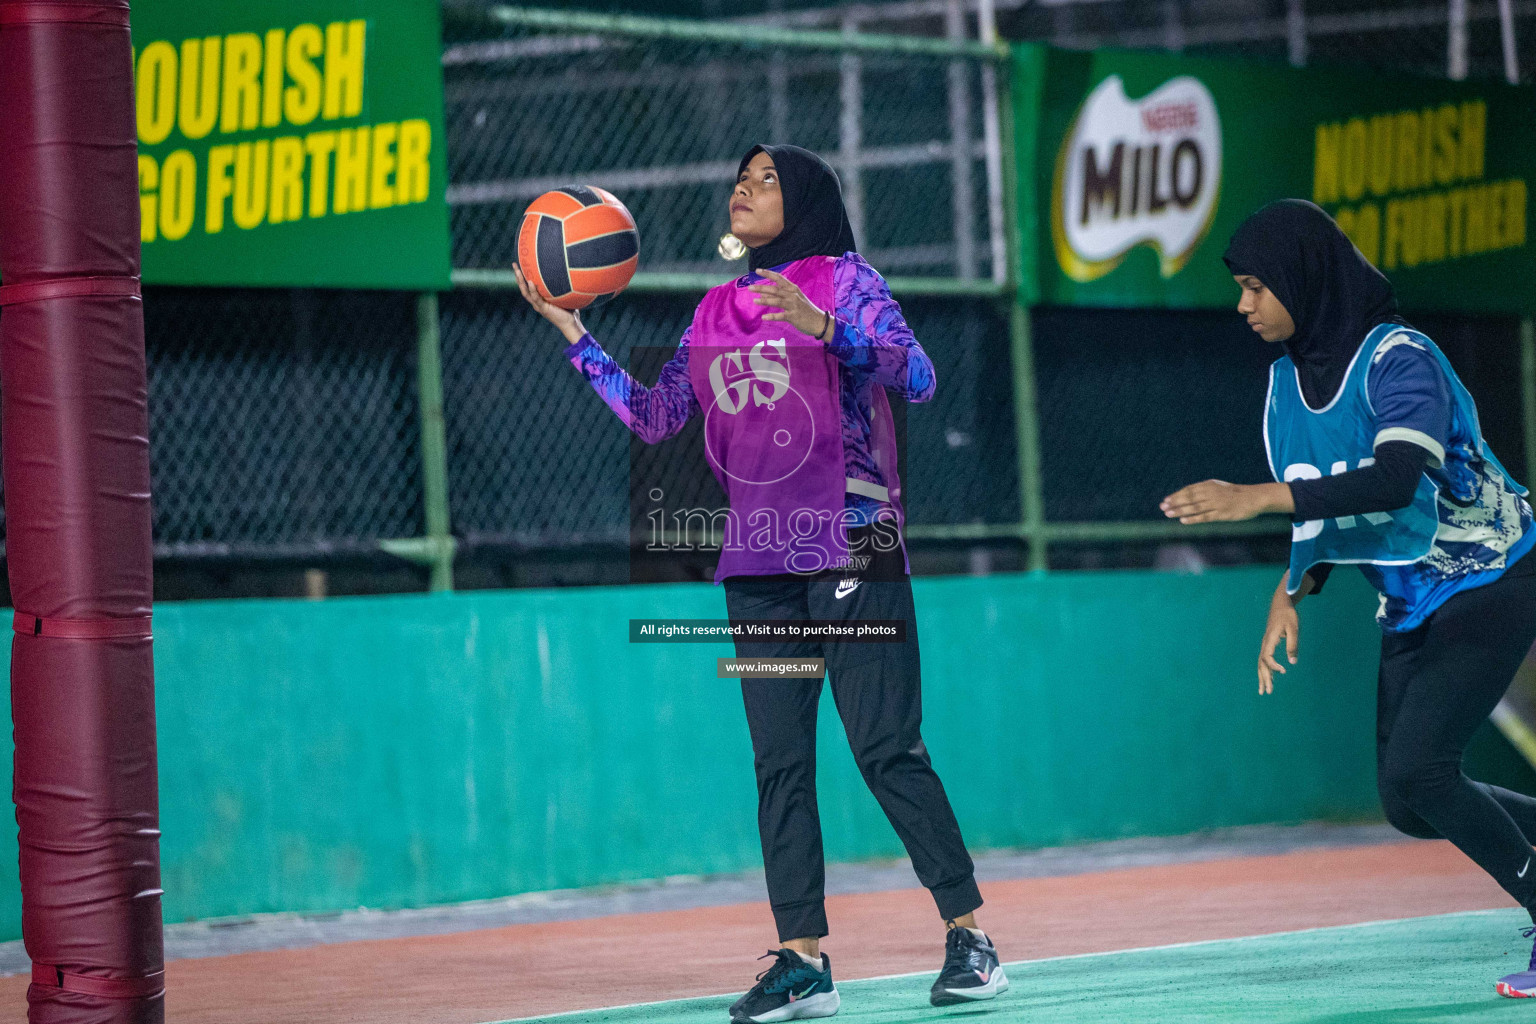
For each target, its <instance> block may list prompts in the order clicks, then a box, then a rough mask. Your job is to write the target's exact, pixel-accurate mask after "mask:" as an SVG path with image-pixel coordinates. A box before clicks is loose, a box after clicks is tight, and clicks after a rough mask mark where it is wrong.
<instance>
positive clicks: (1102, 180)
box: [1051, 75, 1221, 281]
mask: <svg viewBox="0 0 1536 1024" xmlns="http://www.w3.org/2000/svg"><path fill="white" fill-rule="evenodd" d="M1220 189H1221V120H1220V118H1219V117H1218V115H1217V113H1216V101H1215V100H1214V99H1213V98H1212V97H1211V93H1210V90H1209V89H1207V88H1206V87H1205V86H1204V85H1203V84H1202V83H1201V82H1200V80H1199V79H1197V78H1191V77H1190V76H1188V75H1182V76H1180V77H1178V78H1173V79H1170V80H1169V81H1167V82H1165V83H1163V84H1162V85H1161V86H1159V87H1158V88H1157V89H1155V90H1153V91H1152V92H1151V93H1149V94H1148V95H1146V96H1144V97H1142V98H1141V99H1139V100H1132V99H1130V98H1129V97H1127V96H1126V94H1125V83H1124V82H1123V81H1122V80H1121V78H1120V76H1119V75H1111V76H1109V77H1108V78H1106V79H1105V80H1104V81H1103V82H1101V83H1100V84H1099V85H1098V87H1097V88H1095V89H1094V90H1093V92H1091V93H1090V94H1089V95H1088V98H1087V99H1086V100H1084V101H1083V105H1082V107H1081V108H1080V109H1079V110H1078V113H1077V118H1076V120H1075V121H1074V122H1073V124H1072V127H1071V129H1070V130H1069V131H1068V132H1067V137H1066V139H1065V140H1064V141H1063V142H1062V146H1061V151H1060V153H1059V154H1058V155H1057V159H1056V175H1055V181H1054V184H1053V187H1052V195H1051V236H1052V240H1053V242H1054V243H1055V248H1056V260H1057V262H1058V263H1059V264H1060V265H1061V269H1062V271H1063V273H1065V274H1066V275H1067V276H1068V277H1070V278H1072V279H1073V280H1074V281H1092V280H1095V279H1097V278H1100V277H1103V276H1104V275H1105V274H1107V273H1109V272H1110V271H1111V270H1114V269H1115V267H1117V266H1119V265H1120V262H1121V260H1123V259H1124V258H1125V254H1126V253H1127V252H1129V251H1130V250H1131V249H1133V248H1134V247H1136V246H1138V245H1142V244H1146V245H1150V246H1152V247H1153V248H1154V249H1155V250H1156V251H1157V253H1158V257H1159V268H1160V270H1161V273H1162V276H1163V277H1172V276H1173V275H1174V274H1177V273H1178V272H1179V271H1180V270H1182V269H1184V265H1185V264H1186V263H1187V262H1188V261H1189V258H1190V256H1191V255H1192V254H1193V253H1194V251H1195V248H1196V246H1198V245H1199V244H1200V240H1201V239H1202V238H1204V237H1205V233H1206V231H1207V230H1208V229H1209V228H1210V226H1211V219H1212V218H1213V217H1214V216H1215V214H1216V197H1217V194H1218V193H1219V192H1220Z"/></svg>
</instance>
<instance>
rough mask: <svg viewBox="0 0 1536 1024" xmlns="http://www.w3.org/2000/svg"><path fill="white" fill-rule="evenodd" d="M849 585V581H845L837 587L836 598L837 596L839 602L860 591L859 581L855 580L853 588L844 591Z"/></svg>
mask: <svg viewBox="0 0 1536 1024" xmlns="http://www.w3.org/2000/svg"><path fill="white" fill-rule="evenodd" d="M847 583H848V581H847V580H843V581H842V582H841V583H839V584H838V585H837V595H836V596H837V599H838V600H839V601H841V600H842V599H843V598H845V597H847V596H848V595H849V594H851V593H853V592H854V591H855V590H858V589H859V581H858V580H854V581H853V586H851V587H848V589H847V590H844V589H843V587H844V586H845V585H846V584H847Z"/></svg>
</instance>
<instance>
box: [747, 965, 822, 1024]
mask: <svg viewBox="0 0 1536 1024" xmlns="http://www.w3.org/2000/svg"><path fill="white" fill-rule="evenodd" d="M765 956H771V957H775V958H776V959H775V960H774V962H773V963H772V965H770V966H769V968H768V969H767V970H766V971H764V972H763V973H762V974H759V975H758V976H757V984H756V985H753V986H752V988H751V989H750V990H748V992H747V994H746V995H744V996H742V997H741V998H740V999H738V1000H736V1002H734V1003H732V1004H731V1024H749V1022H750V1024H769V1022H771V1021H780V1020H806V1019H808V1018H811V1017H830V1016H832V1015H833V1014H834V1013H836V1012H837V1006H838V1003H839V1001H840V997H839V996H838V994H837V986H835V985H833V984H832V958H831V957H829V956H827V955H826V954H825V953H823V954H822V955H821V963H822V967H821V970H819V971H818V970H817V969H816V968H815V967H813V966H811V965H810V964H808V963H806V962H805V958H804V957H802V956H801V955H800V954H799V953H796V952H795V951H794V950H792V949H770V950H769V951H768V952H767V953H766V954H765ZM758 959H759V960H762V959H763V957H761V956H760V957H758Z"/></svg>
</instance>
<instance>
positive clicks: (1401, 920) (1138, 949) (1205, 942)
mask: <svg viewBox="0 0 1536 1024" xmlns="http://www.w3.org/2000/svg"><path fill="white" fill-rule="evenodd" d="M1519 909H1520V908H1519V907H1495V908H1493V909H1490V910H1457V911H1454V912H1452V913H1449V914H1426V915H1424V916H1422V917H1390V918H1386V919H1384V920H1381V921H1356V922H1355V923H1354V924H1325V925H1319V926H1317V927H1316V928H1297V929H1296V930H1294V931H1289V932H1263V933H1261V934H1258V935H1235V936H1233V937H1232V938H1229V939H1196V940H1195V941H1193V942H1172V943H1169V944H1167V945H1165V946H1132V947H1130V948H1128V949H1106V950H1103V951H1101V952H1098V953H1067V954H1065V955H1063V956H1043V957H1040V958H1039V959H1038V960H1011V961H1009V962H1008V963H1005V964H1003V966H1004V967H1028V966H1029V965H1031V964H1049V963H1056V962H1058V961H1061V960H1087V959H1090V958H1091V957H1099V956H1120V955H1121V954H1123V953H1155V952H1159V951H1162V950H1167V949H1193V948H1194V947H1196V946H1212V945H1216V944H1217V943H1222V942H1252V941H1254V940H1255V939H1272V938H1276V937H1278V936H1282V935H1307V934H1309V933H1311V932H1338V931H1344V930H1346V929H1349V928H1374V927H1377V926H1379V925H1384V924H1405V923H1408V922H1411V921H1436V920H1441V919H1444V918H1447V917H1486V916H1488V915H1490V914H1506V913H1508V912H1509V911H1511V910H1519ZM935 973H937V972H935V971H906V972H904V973H901V974H877V975H875V976H874V977H872V978H849V979H847V980H845V981H841V982H838V984H839V985H855V984H863V983H864V982H866V981H893V980H896V979H898V978H915V977H917V976H918V975H920V974H935ZM739 995H741V991H740V990H735V991H731V992H720V993H716V994H713V995H706V996H679V997H677V998H675V999H653V1000H650V1001H648V1002H643V1003H624V1004H622V1005H620V1006H593V1007H589V1008H587V1009H585V1010H561V1011H560V1012H559V1013H544V1014H539V1015H537V1016H533V1017H513V1018H511V1019H510V1020H499V1021H486V1022H485V1024H525V1022H527V1021H536V1020H554V1019H555V1018H557V1017H574V1016H576V1015H577V1014H582V1013H611V1012H614V1011H617V1010H637V1009H639V1008H641V1007H643V1006H662V1005H664V1004H666V1003H687V1002H692V1001H693V1000H695V999H728V998H730V997H732V996H739Z"/></svg>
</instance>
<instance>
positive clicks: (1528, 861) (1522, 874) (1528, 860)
mask: <svg viewBox="0 0 1536 1024" xmlns="http://www.w3.org/2000/svg"><path fill="white" fill-rule="evenodd" d="M1530 869H1531V858H1529V857H1527V858H1525V867H1523V868H1521V869H1520V873H1519V874H1518V875H1516V876H1515V877H1516V878H1524V877H1525V873H1526V872H1527V871H1529V870H1530Z"/></svg>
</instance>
